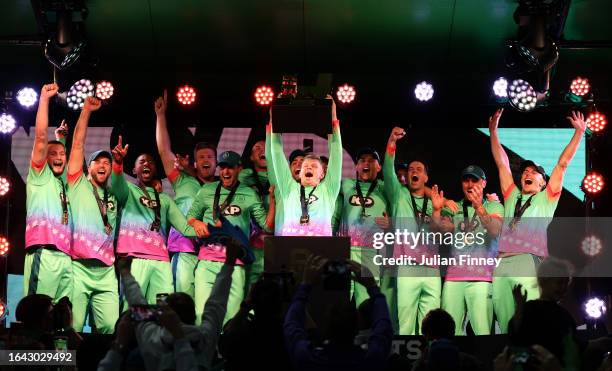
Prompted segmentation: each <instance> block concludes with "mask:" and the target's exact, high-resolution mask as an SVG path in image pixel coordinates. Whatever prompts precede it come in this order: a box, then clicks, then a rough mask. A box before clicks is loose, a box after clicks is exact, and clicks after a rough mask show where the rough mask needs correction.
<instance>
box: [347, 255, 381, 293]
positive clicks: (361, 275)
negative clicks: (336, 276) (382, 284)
mask: <svg viewBox="0 0 612 371" xmlns="http://www.w3.org/2000/svg"><path fill="white" fill-rule="evenodd" d="M346 263H347V264H348V266H349V269H350V270H351V272H352V273H353V274H352V275H351V278H352V279H353V280H354V281H355V282H357V283H360V284H361V285H363V286H364V287H365V288H366V289H369V288H370V287H375V286H376V280H374V275H373V274H372V272H370V270H369V269H368V268H367V267H365V266H363V265H361V264H359V263H357V262H356V261H353V260H347V261H346Z"/></svg>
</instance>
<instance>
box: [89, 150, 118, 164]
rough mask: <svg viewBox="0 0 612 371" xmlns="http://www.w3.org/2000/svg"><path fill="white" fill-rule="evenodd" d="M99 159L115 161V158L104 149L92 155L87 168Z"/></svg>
mask: <svg viewBox="0 0 612 371" xmlns="http://www.w3.org/2000/svg"><path fill="white" fill-rule="evenodd" d="M99 157H106V158H107V159H109V160H110V161H113V156H112V155H111V154H110V152H108V151H104V150H102V149H100V150H97V151H94V152H92V154H91V155H89V157H88V158H87V167H89V165H91V162H92V161H95V160H97V159H98V158H99Z"/></svg>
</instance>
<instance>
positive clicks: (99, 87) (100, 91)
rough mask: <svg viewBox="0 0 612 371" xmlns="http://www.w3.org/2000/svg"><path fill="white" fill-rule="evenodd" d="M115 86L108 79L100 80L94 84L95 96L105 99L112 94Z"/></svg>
mask: <svg viewBox="0 0 612 371" xmlns="http://www.w3.org/2000/svg"><path fill="white" fill-rule="evenodd" d="M114 93H115V88H114V87H113V84H111V83H110V82H109V81H100V82H98V83H97V84H96V97H97V98H98V99H100V100H107V99H109V98H110V97H112V96H113V94H114Z"/></svg>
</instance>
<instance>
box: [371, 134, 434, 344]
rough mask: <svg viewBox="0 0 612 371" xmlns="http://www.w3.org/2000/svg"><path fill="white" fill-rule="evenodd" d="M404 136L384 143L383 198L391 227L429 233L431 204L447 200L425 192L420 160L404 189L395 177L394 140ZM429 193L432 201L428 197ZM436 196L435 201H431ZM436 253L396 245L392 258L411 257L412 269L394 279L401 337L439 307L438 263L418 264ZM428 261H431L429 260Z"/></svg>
mask: <svg viewBox="0 0 612 371" xmlns="http://www.w3.org/2000/svg"><path fill="white" fill-rule="evenodd" d="M405 135H406V132H405V131H404V129H402V128H399V127H396V128H394V129H393V130H392V132H391V135H390V136H389V141H388V142H387V152H386V154H385V162H384V164H383V174H384V178H385V183H384V185H385V187H384V188H385V195H386V196H387V200H388V201H389V205H391V206H390V207H391V217H392V221H393V225H394V226H395V228H397V229H407V230H410V231H413V232H421V231H423V232H428V231H429V230H430V223H431V220H432V217H433V212H434V208H433V206H434V205H433V204H434V202H436V203H438V202H439V203H440V205H441V206H444V205H446V199H444V197H443V196H442V195H440V194H438V192H437V187H436V186H434V187H433V189H431V190H428V189H427V187H426V186H425V184H426V183H427V181H428V179H429V178H428V174H427V166H426V165H425V164H424V163H423V162H421V161H412V162H410V163H409V164H408V179H407V185H406V186H403V185H402V184H401V183H400V181H399V180H398V177H397V176H396V174H395V169H394V163H395V150H396V147H397V141H398V140H399V139H401V138H403V137H404V136H405ZM428 193H430V194H431V198H430V197H429V196H428ZM434 196H435V199H434ZM437 254H438V246H437V245H433V244H431V245H423V244H418V245H417V246H408V245H399V244H396V246H395V248H394V251H393V256H394V257H402V256H405V257H412V258H413V259H415V261H416V262H417V263H418V265H415V266H400V267H399V270H398V276H397V316H398V321H399V332H400V335H414V334H415V333H416V327H417V324H420V323H421V321H422V319H423V318H424V317H425V315H426V314H427V312H429V311H430V310H432V309H436V308H438V307H440V294H441V285H442V283H441V278H440V270H439V268H438V265H437V264H434V263H431V264H429V265H427V264H421V262H423V261H424V259H429V258H431V257H433V256H435V255H437ZM430 260H431V259H430Z"/></svg>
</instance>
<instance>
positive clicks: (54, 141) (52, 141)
mask: <svg viewBox="0 0 612 371" xmlns="http://www.w3.org/2000/svg"><path fill="white" fill-rule="evenodd" d="M52 144H59V145H60V146H62V147H64V149H65V148H66V145H65V144H64V143H62V142H60V141H59V140H50V141H48V142H47V146H50V145H52Z"/></svg>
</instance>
